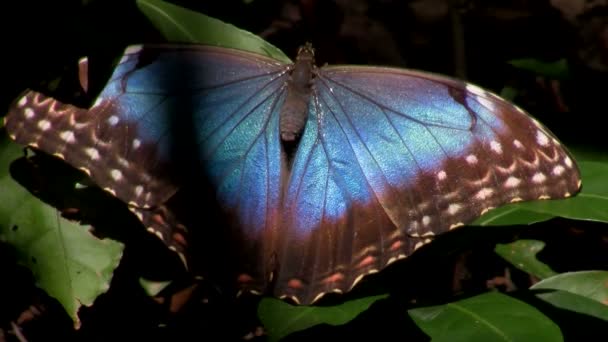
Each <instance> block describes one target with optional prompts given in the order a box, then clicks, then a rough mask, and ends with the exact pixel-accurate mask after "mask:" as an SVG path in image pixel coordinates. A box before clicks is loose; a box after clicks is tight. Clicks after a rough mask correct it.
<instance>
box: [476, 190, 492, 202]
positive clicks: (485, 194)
mask: <svg viewBox="0 0 608 342" xmlns="http://www.w3.org/2000/svg"><path fill="white" fill-rule="evenodd" d="M493 193H494V190H492V189H491V188H483V189H481V190H479V191H478V192H477V193H476V194H475V198H477V199H479V200H485V199H486V198H488V197H490V196H492V194H493Z"/></svg>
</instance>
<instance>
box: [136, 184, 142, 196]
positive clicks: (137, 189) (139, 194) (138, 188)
mask: <svg viewBox="0 0 608 342" xmlns="http://www.w3.org/2000/svg"><path fill="white" fill-rule="evenodd" d="M143 192H144V187H143V186H141V185H138V186H136V187H135V196H137V197H139V196H141V194H142V193H143Z"/></svg>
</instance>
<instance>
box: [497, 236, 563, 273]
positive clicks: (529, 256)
mask: <svg viewBox="0 0 608 342" xmlns="http://www.w3.org/2000/svg"><path fill="white" fill-rule="evenodd" d="M544 247H545V243H544V242H543V241H538V240H518V241H515V242H512V243H508V244H497V245H496V248H495V249H494V251H495V252H496V253H497V254H498V255H500V256H501V257H503V258H504V259H505V260H507V261H508V262H510V263H511V264H513V265H514V266H515V267H517V268H519V269H520V270H522V271H524V272H526V273H529V274H532V275H534V276H536V277H537V278H540V279H544V278H549V277H551V276H554V275H556V274H557V273H556V272H555V271H553V270H552V269H551V268H550V267H549V266H547V265H546V264H544V263H542V262H540V261H539V260H538V259H537V258H536V254H538V252H540V251H541V250H542V249H543V248H544Z"/></svg>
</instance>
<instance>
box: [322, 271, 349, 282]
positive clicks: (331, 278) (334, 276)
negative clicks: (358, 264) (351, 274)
mask: <svg viewBox="0 0 608 342" xmlns="http://www.w3.org/2000/svg"><path fill="white" fill-rule="evenodd" d="M342 280H344V274H342V273H340V272H338V273H334V274H332V275H330V276H329V277H327V278H325V279H323V281H322V283H323V284H327V283H337V282H340V281H342Z"/></svg>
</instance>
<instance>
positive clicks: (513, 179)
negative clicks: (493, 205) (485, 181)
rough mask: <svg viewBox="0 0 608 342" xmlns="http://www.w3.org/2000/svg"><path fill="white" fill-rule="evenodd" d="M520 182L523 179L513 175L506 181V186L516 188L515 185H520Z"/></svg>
mask: <svg viewBox="0 0 608 342" xmlns="http://www.w3.org/2000/svg"><path fill="white" fill-rule="evenodd" d="M519 183H521V179H519V178H517V177H513V176H511V177H509V178H507V180H506V181H505V187H507V188H514V187H516V186H518V185H519Z"/></svg>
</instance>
